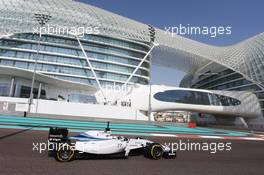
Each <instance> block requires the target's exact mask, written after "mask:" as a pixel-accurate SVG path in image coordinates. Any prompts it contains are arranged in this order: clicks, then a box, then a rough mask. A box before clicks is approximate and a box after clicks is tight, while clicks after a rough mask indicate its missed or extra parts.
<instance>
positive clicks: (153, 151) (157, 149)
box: [145, 143, 163, 160]
mask: <svg viewBox="0 0 264 175" xmlns="http://www.w3.org/2000/svg"><path fill="white" fill-rule="evenodd" d="M162 155H163V149H162V146H161V145H160V144H159V143H151V144H149V145H148V146H147V147H146V149H145V156H146V157H148V158H151V159H155V160H159V159H161V157H162Z"/></svg>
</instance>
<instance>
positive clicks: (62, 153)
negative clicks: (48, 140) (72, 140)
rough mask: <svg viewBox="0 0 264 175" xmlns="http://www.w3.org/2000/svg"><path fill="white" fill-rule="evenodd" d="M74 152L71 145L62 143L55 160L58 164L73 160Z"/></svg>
mask: <svg viewBox="0 0 264 175" xmlns="http://www.w3.org/2000/svg"><path fill="white" fill-rule="evenodd" d="M74 152H75V151H74V148H73V147H72V146H71V145H69V144H67V143H64V144H62V145H61V146H60V147H59V149H58V151H57V155H56V158H57V160H58V161H60V162H69V161H72V160H73V159H74Z"/></svg>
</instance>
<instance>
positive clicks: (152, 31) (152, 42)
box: [148, 25, 158, 121]
mask: <svg viewBox="0 0 264 175" xmlns="http://www.w3.org/2000/svg"><path fill="white" fill-rule="evenodd" d="M148 26H149V28H148V29H149V36H150V45H151V46H152V47H153V46H155V45H158V44H156V43H155V38H156V36H155V35H156V30H155V28H154V27H153V26H152V25H148ZM151 64H152V59H151V55H150V57H149V106H148V120H149V121H150V120H151V113H152V108H151V98H152V89H151V83H152V80H151Z"/></svg>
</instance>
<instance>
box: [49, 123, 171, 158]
mask: <svg viewBox="0 0 264 175" xmlns="http://www.w3.org/2000/svg"><path fill="white" fill-rule="evenodd" d="M48 144H49V147H48V148H49V155H51V156H54V157H55V158H56V159H57V160H58V161H60V162H68V161H72V160H74V159H83V158H85V159H89V158H111V157H117V158H128V156H129V155H144V156H145V157H148V158H151V159H156V160H158V159H161V157H163V158H167V159H172V158H175V157H176V152H173V151H171V149H170V148H169V147H168V146H165V145H161V144H159V143H155V142H152V141H150V140H145V139H142V138H134V139H128V138H125V137H123V136H112V135H111V131H110V128H109V122H108V124H107V128H106V129H105V131H93V130H92V131H87V132H84V133H81V134H80V135H78V136H74V137H68V129H66V128H50V130H49V138H48Z"/></svg>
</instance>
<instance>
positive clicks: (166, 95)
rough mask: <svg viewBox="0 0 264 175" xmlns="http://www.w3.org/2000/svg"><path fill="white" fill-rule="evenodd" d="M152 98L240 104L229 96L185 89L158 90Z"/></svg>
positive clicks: (216, 103)
mask: <svg viewBox="0 0 264 175" xmlns="http://www.w3.org/2000/svg"><path fill="white" fill-rule="evenodd" d="M154 98H155V99H157V100H160V101H164V102H172V103H185V104H194V105H214V106H220V105H221V106H235V105H240V104H241V102H240V101H239V100H237V99H234V98H231V97H227V96H223V95H218V94H212V93H206V92H197V91H186V90H169V91H164V92H158V93H156V94H155V95H154Z"/></svg>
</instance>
